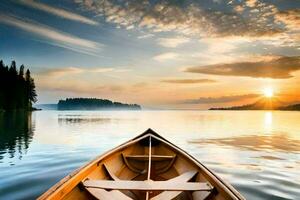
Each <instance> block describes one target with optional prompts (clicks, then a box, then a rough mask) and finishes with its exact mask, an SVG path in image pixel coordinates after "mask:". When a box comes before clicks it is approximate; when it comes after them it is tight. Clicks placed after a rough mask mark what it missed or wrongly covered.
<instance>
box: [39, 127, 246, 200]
mask: <svg viewBox="0 0 300 200" xmlns="http://www.w3.org/2000/svg"><path fill="white" fill-rule="evenodd" d="M39 199H40V200H44V199H64V200H68V199H78V200H81V199H82V200H85V199H101V200H102V199H103V200H106V199H107V200H111V199H120V200H121V199H122V200H123V199H124V200H137V199H146V200H149V199H151V200H170V199H183V200H186V199H195V200H204V199H216V200H222V199H224V200H227V199H236V200H243V199H244V198H243V197H242V196H241V194H239V193H238V192H237V191H236V190H235V189H234V188H233V187H232V186H230V185H229V184H228V183H225V182H224V181H223V180H222V179H220V178H219V177H217V176H216V175H215V174H213V173H212V172H211V171H210V170H209V169H208V168H206V167H205V166H204V165H203V164H201V163H200V162H198V161H197V160H195V159H194V158H193V157H192V156H190V155H188V154H187V153H186V152H184V151H183V150H181V149H179V148H178V147H176V146H175V145H173V144H171V143H170V142H168V141H167V140H166V139H164V138H162V137H161V136H160V135H158V134H157V133H155V132H154V131H152V130H151V129H148V130H147V131H146V132H144V133H143V134H141V135H139V136H138V137H136V138H134V139H132V140H130V141H128V142H126V143H124V144H122V145H120V146H119V147H117V148H115V149H113V150H111V151H109V152H107V153H105V154H104V155H102V156H100V157H98V158H96V159H95V160H93V161H92V162H90V163H89V164H87V165H86V166H84V167H82V168H80V169H78V170H77V171H75V172H73V173H72V174H71V175H69V176H67V177H65V178H64V179H63V180H61V181H60V182H59V183H57V184H56V185H55V186H53V187H52V188H50V189H49V190H48V191H47V192H46V193H44V194H43V195H42V196H41V197H39Z"/></svg>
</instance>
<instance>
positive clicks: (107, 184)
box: [83, 180, 212, 191]
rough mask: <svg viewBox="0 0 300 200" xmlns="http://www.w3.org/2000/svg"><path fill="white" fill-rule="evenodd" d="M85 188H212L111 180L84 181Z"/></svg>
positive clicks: (201, 189) (195, 183) (206, 189)
mask: <svg viewBox="0 0 300 200" xmlns="http://www.w3.org/2000/svg"><path fill="white" fill-rule="evenodd" d="M83 185H84V186H85V187H91V188H102V189H111V190H142V191H164V190H166V191H210V190H211V189H212V187H211V186H210V185H209V184H207V183H200V182H193V183H192V182H185V183H180V184H178V182H174V183H172V182H170V181H151V180H149V181H125V180H120V181H111V180H86V181H84V182H83Z"/></svg>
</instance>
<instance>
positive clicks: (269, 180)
mask: <svg viewBox="0 0 300 200" xmlns="http://www.w3.org/2000/svg"><path fill="white" fill-rule="evenodd" d="M147 128H152V129H153V130H155V131H157V132H158V133H160V134H161V135H162V136H164V137H166V138H167V139H168V140H170V141H171V142H173V143H174V144H176V145H178V146H180V147H181V148H183V149H184V150H186V151H187V152H189V153H190V154H192V155H193V156H195V157H196V158H198V159H199V160H200V161H201V162H202V163H204V164H205V165H206V166H208V167H209V168H211V169H212V170H213V171H215V172H216V173H217V174H218V175H219V176H221V177H223V178H224V179H225V180H227V181H228V182H229V183H231V184H232V185H233V186H234V187H236V188H237V190H239V191H240V192H241V193H242V194H243V195H244V196H245V197H246V198H247V199H249V200H260V199H272V200H277V199H300V112H280V111H278V112H277V111H276V112H267V111H38V112H34V113H33V114H32V115H26V114H22V113H8V114H2V115H0V199H8V200H14V199H35V198H36V197H38V196H39V195H40V194H42V193H43V192H44V191H46V190H47V189H48V188H49V187H51V186H52V185H53V184H55V183H56V182H57V181H59V180H60V179H61V178H63V177H64V176H66V175H67V174H69V173H70V172H72V171H73V170H75V169H76V168H78V167H80V166H81V165H83V164H85V163H86V162H88V161H89V160H91V159H93V158H94V157H95V156H97V155H99V154H101V153H103V152H104V151H107V150H109V149H111V148H112V147H115V146H116V145H119V144H120V143H123V142H125V141H126V140H128V139H131V138H132V137H134V136H136V135H138V134H140V133H141V132H143V131H145V130H146V129H147Z"/></svg>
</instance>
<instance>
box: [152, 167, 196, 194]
mask: <svg viewBox="0 0 300 200" xmlns="http://www.w3.org/2000/svg"><path fill="white" fill-rule="evenodd" d="M197 173H198V172H197V171H189V172H185V173H183V174H181V175H180V176H177V177H175V178H172V179H170V180H168V181H167V182H172V183H173V184H174V183H175V182H176V183H178V184H181V183H182V182H187V181H189V180H191V179H192V178H193V177H194V176H195V175H196V174H197ZM181 193H182V191H164V192H162V193H160V194H158V195H156V196H155V197H153V198H151V200H169V199H174V198H175V197H177V196H178V195H180V194H181Z"/></svg>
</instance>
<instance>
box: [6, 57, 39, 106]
mask: <svg viewBox="0 0 300 200" xmlns="http://www.w3.org/2000/svg"><path fill="white" fill-rule="evenodd" d="M36 101H37V94H36V90H35V83H34V79H33V78H32V77H31V74H30V70H29V69H27V70H26V71H25V66H24V65H21V66H20V67H19V69H17V66H16V62H15V61H12V62H11V65H10V66H7V65H5V64H4V62H3V61H2V60H1V61H0V110H32V103H35V102H36Z"/></svg>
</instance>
